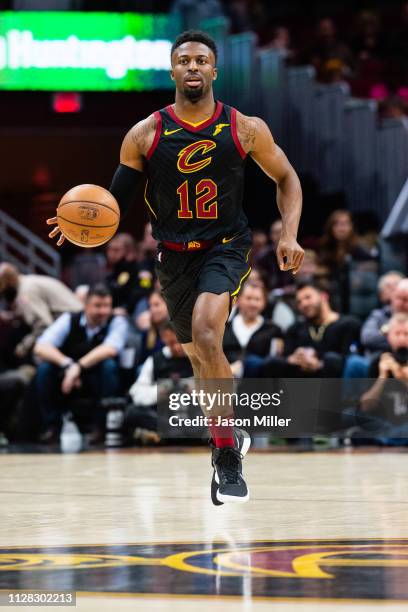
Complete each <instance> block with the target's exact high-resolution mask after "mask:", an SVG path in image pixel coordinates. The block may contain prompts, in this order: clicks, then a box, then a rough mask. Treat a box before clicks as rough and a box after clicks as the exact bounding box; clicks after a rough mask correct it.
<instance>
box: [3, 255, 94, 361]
mask: <svg viewBox="0 0 408 612" xmlns="http://www.w3.org/2000/svg"><path fill="white" fill-rule="evenodd" d="M0 296H1V297H2V298H3V299H4V300H5V302H6V303H7V304H8V305H9V307H10V308H13V309H15V311H16V313H18V314H19V315H21V317H22V318H23V320H24V322H25V323H26V324H27V325H28V326H29V328H30V330H31V331H30V332H29V333H27V334H26V335H25V336H24V337H23V338H22V339H21V341H20V342H19V344H18V345H17V346H16V349H15V351H16V355H17V356H19V357H24V356H27V355H29V354H30V352H31V350H32V348H33V346H34V343H35V340H36V338H37V337H38V336H39V335H40V334H41V333H42V332H43V331H44V329H45V328H46V327H48V326H49V325H51V323H52V322H53V321H54V319H56V318H57V317H58V316H59V315H60V314H61V313H63V312H79V311H80V310H81V308H82V304H81V302H80V301H79V299H78V298H77V297H76V296H75V294H74V293H73V292H72V291H71V290H70V289H68V287H66V286H65V285H64V284H63V283H62V282H61V281H59V280H57V279H56V278H52V277H51V276H42V275H39V274H20V273H19V271H18V269H17V268H16V266H13V265H12V264H9V263H1V264H0Z"/></svg>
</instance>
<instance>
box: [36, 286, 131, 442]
mask: <svg viewBox="0 0 408 612" xmlns="http://www.w3.org/2000/svg"><path fill="white" fill-rule="evenodd" d="M127 333H128V324H127V321H126V319H125V317H121V316H114V315H113V311H112V296H111V294H110V292H109V290H108V289H107V288H106V287H105V286H104V285H96V286H94V287H93V288H91V289H90V290H89V292H88V296H87V299H86V303H85V308H84V310H83V312H78V313H74V314H72V313H64V314H63V315H61V316H60V317H59V318H58V319H57V320H56V321H55V322H54V323H53V324H52V325H51V326H50V327H49V328H48V329H46V330H45V332H44V333H43V334H42V335H41V336H40V338H39V339H38V340H37V342H36V345H35V349H34V351H35V355H36V356H37V357H38V358H39V359H40V360H41V363H40V365H39V367H38V370H37V376H36V389H37V395H38V399H39V404H40V409H41V412H42V416H43V420H44V431H43V433H42V435H41V441H42V442H55V441H57V440H58V439H59V434H60V430H61V411H62V409H63V408H64V407H65V405H66V402H64V401H63V400H64V398H68V397H72V395H73V394H74V392H75V391H78V390H79V389H80V390H81V393H84V394H86V395H88V396H91V397H92V398H96V399H97V402H98V405H97V406H96V412H95V415H94V419H93V427H94V432H93V435H94V438H95V439H100V438H101V432H102V431H103V426H104V413H103V410H102V409H101V406H100V402H101V400H102V399H104V398H107V397H112V396H114V395H115V394H117V393H118V391H119V364H118V359H117V358H118V355H119V354H120V352H121V351H122V349H123V348H124V346H125V343H126V339H127Z"/></svg>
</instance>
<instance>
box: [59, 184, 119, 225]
mask: <svg viewBox="0 0 408 612" xmlns="http://www.w3.org/2000/svg"><path fill="white" fill-rule="evenodd" d="M108 193H109V192H108ZM66 204H93V205H94V206H103V208H107V209H108V210H110V211H111V212H113V213H114V214H115V215H116V216H117V217H118V219H119V214H118V213H117V211H116V210H114V209H113V208H111V207H110V206H108V205H107V204H102V203H101V202H93V201H92V200H68V202H62V203H61V204H59V206H58V208H57V215H58V209H60V208H62V207H63V206H65V205H66ZM61 219H62V217H61ZM93 227H96V225H95V226H93ZM101 227H110V226H108V225H107V226H101Z"/></svg>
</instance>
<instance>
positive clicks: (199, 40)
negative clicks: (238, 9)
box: [171, 30, 217, 102]
mask: <svg viewBox="0 0 408 612" xmlns="http://www.w3.org/2000/svg"><path fill="white" fill-rule="evenodd" d="M216 63H217V46H216V44H215V42H214V40H213V39H212V38H211V36H208V34H206V33H205V32H201V31H199V30H187V31H186V32H183V33H182V34H180V35H179V36H178V37H177V38H176V40H175V41H174V43H173V45H172V48H171V78H172V79H173V81H174V82H175V84H176V89H177V91H178V92H179V93H180V94H182V95H183V96H184V97H185V98H187V99H188V100H190V102H198V100H201V98H203V97H205V96H206V95H207V94H208V93H209V92H210V91H211V89H212V84H213V81H215V79H216V78H217V68H216Z"/></svg>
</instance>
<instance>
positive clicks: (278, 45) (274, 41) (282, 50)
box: [264, 25, 295, 62]
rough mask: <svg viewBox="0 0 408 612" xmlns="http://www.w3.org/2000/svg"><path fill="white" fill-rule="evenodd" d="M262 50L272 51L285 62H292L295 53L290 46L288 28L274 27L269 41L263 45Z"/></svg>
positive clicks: (282, 26)
mask: <svg viewBox="0 0 408 612" xmlns="http://www.w3.org/2000/svg"><path fill="white" fill-rule="evenodd" d="M264 49H274V50H275V51H278V53H279V54H280V55H281V56H282V58H283V59H284V60H286V62H288V61H289V60H293V59H294V57H295V51H294V49H293V46H292V41H291V36H290V31H289V28H287V27H285V26H284V25H278V26H275V27H274V28H273V30H272V36H271V38H270V41H269V42H268V43H267V44H266V45H264Z"/></svg>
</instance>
